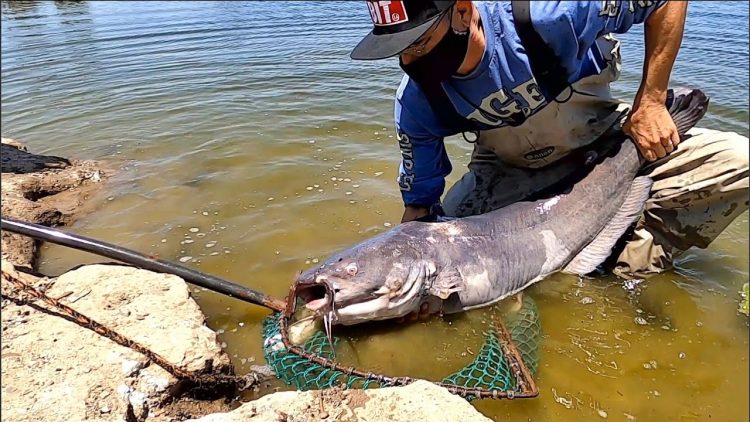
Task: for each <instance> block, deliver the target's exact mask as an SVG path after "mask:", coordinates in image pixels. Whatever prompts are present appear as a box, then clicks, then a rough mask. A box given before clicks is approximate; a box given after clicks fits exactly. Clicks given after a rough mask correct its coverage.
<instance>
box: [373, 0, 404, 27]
mask: <svg viewBox="0 0 750 422" xmlns="http://www.w3.org/2000/svg"><path fill="white" fill-rule="evenodd" d="M367 8H368V9H370V17H371V18H372V23H373V24H374V25H375V26H390V25H396V24H399V23H404V22H408V21H409V17H408V16H407V15H406V8H405V7H404V2H403V1H373V0H368V1H367Z"/></svg>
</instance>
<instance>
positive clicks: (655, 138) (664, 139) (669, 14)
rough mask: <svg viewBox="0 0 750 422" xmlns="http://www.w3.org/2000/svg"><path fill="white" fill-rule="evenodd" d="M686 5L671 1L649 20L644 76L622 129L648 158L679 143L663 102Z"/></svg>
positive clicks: (655, 157)
mask: <svg viewBox="0 0 750 422" xmlns="http://www.w3.org/2000/svg"><path fill="white" fill-rule="evenodd" d="M687 7H688V6H687V2H686V1H670V2H667V3H666V4H664V5H662V6H661V7H659V8H658V9H656V10H655V11H654V12H653V13H652V14H651V16H649V17H648V19H647V20H646V30H645V31H644V33H645V38H646V49H645V53H646V54H645V56H644V59H643V78H642V80H641V86H640V88H639V89H638V93H637V94H636V96H635V101H633V110H632V111H631V113H630V116H628V119H627V121H626V122H625V124H624V125H623V131H624V132H625V133H626V134H628V135H630V137H631V138H633V141H635V144H636V145H637V146H638V149H639V150H640V152H641V155H643V158H645V159H646V160H648V161H654V160H656V159H657V158H662V157H665V156H666V155H667V154H669V153H670V152H672V151H674V149H675V148H676V147H677V144H679V143H680V135H679V134H678V133H677V127H676V126H675V124H674V121H673V120H672V116H670V115H669V112H668V111H667V108H666V106H665V105H664V102H665V101H666V99H667V85H668V84H669V76H670V74H671V72H672V66H673V65H674V61H675V58H676V57H677V52H678V51H679V49H680V44H681V43H682V33H683V30H684V29H685V16H686V14H687Z"/></svg>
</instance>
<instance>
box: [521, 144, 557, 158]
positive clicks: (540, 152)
mask: <svg viewBox="0 0 750 422" xmlns="http://www.w3.org/2000/svg"><path fill="white" fill-rule="evenodd" d="M554 151H555V147H545V148H542V149H537V150H534V151H531V152H527V153H526V154H525V155H524V156H523V158H525V159H527V160H529V161H536V160H541V159H542V158H545V157H549V156H550V154H552V152H554Z"/></svg>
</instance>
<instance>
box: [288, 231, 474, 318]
mask: <svg viewBox="0 0 750 422" xmlns="http://www.w3.org/2000/svg"><path fill="white" fill-rule="evenodd" d="M398 237H399V236H386V237H385V239H383V238H380V239H378V238H375V239H372V240H371V241H368V242H365V243H362V244H360V245H357V246H355V247H353V248H351V249H348V250H345V251H343V252H341V253H339V254H336V255H334V256H332V257H330V258H328V259H327V260H326V261H325V262H324V263H323V264H321V265H320V266H318V267H316V268H312V269H310V270H308V271H306V272H304V273H302V274H300V276H299V277H298V278H297V281H296V282H297V283H299V284H300V286H299V290H298V291H299V292H300V296H299V297H300V298H301V299H302V300H303V301H305V302H306V305H305V306H306V307H307V308H308V309H310V310H313V311H316V312H318V313H319V314H320V315H322V316H328V318H330V321H331V323H332V324H342V325H353V324H359V323H362V322H368V321H376V320H385V319H391V318H399V317H403V316H406V315H409V314H412V313H421V314H425V313H436V312H438V311H439V310H440V303H441V302H442V300H444V299H447V298H448V296H449V295H450V294H451V293H453V292H456V291H460V290H462V286H463V284H462V281H461V279H460V277H455V276H449V275H447V273H450V272H447V273H446V274H441V271H440V270H441V268H440V267H439V266H438V265H437V264H436V260H435V259H434V257H432V256H427V255H433V253H431V252H433V251H431V250H430V249H429V248H428V249H426V250H424V249H423V248H418V247H415V245H414V244H413V242H409V241H401V242H399V241H398ZM454 273H455V272H454Z"/></svg>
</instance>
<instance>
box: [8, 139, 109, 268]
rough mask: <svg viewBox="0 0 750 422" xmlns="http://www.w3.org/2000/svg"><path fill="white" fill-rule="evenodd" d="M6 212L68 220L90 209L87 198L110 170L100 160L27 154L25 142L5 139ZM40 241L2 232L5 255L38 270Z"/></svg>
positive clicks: (43, 220)
mask: <svg viewBox="0 0 750 422" xmlns="http://www.w3.org/2000/svg"><path fill="white" fill-rule="evenodd" d="M0 148H1V151H0V157H2V159H1V161H2V178H0V185H2V189H1V190H2V200H1V202H2V215H3V217H10V218H15V219H19V220H22V221H26V222H30V223H37V224H42V225H46V226H57V225H64V224H69V223H70V222H71V221H73V218H74V217H75V216H76V215H81V214H82V213H84V212H86V211H89V210H90V209H91V206H92V205H93V204H88V206H86V207H84V205H85V204H84V200H85V199H87V197H88V196H90V195H91V194H92V193H93V192H94V191H95V190H96V189H98V188H99V187H100V186H101V185H102V183H100V182H101V181H103V180H105V179H106V178H108V177H109V175H110V173H111V171H110V170H109V169H105V164H104V163H101V162H97V161H89V160H86V161H81V160H68V159H65V158H62V157H56V156H52V155H39V154H32V153H29V152H28V151H27V149H26V147H25V146H23V144H21V143H19V142H17V141H15V140H13V139H9V138H2V144H0ZM37 246H38V245H37V242H35V241H34V240H33V239H30V238H27V237H23V236H19V235H16V234H12V233H8V232H5V231H3V232H2V258H3V259H7V260H9V261H10V262H11V263H13V264H15V265H16V266H19V267H24V268H28V269H34V260H35V257H36V251H37Z"/></svg>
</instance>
